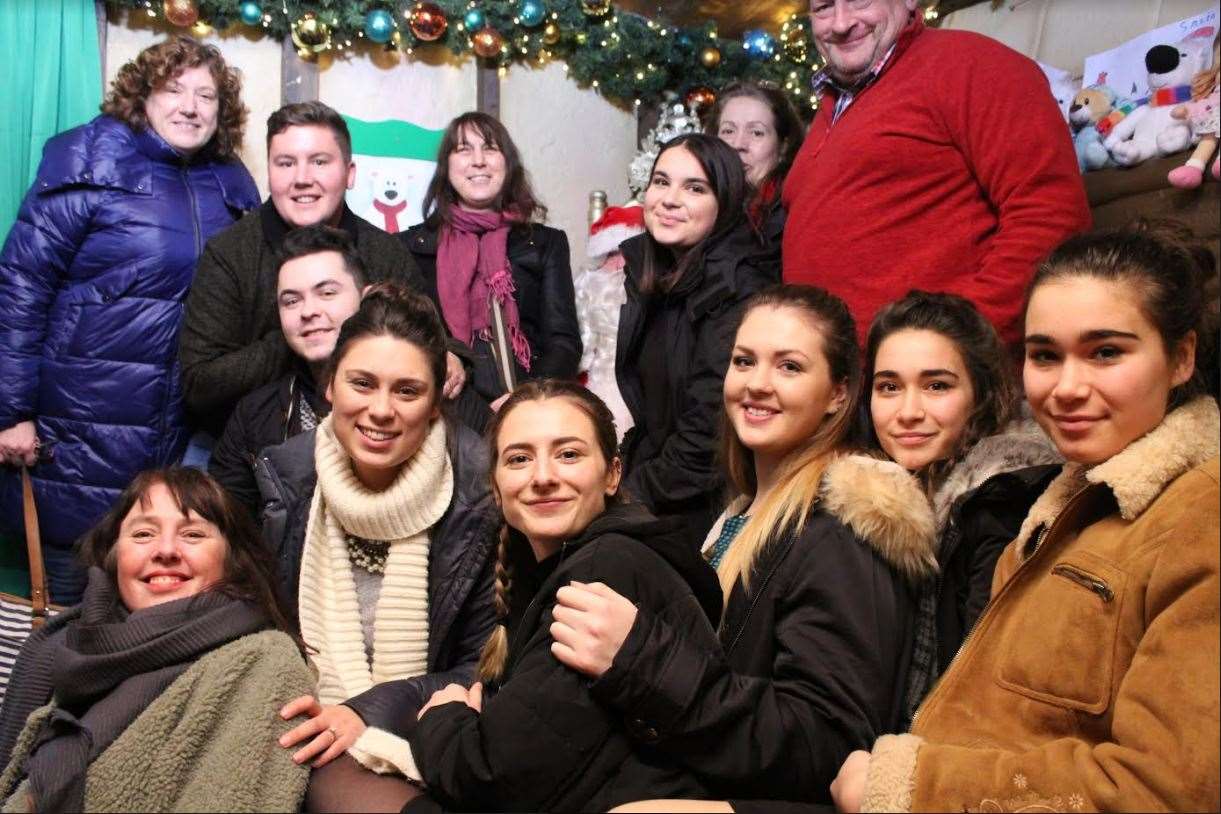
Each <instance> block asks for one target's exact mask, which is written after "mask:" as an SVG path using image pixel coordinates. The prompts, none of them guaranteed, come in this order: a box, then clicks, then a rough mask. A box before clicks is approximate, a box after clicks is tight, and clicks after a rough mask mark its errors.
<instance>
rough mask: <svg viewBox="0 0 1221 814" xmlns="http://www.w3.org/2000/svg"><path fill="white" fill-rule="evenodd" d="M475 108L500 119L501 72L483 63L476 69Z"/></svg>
mask: <svg viewBox="0 0 1221 814" xmlns="http://www.w3.org/2000/svg"><path fill="white" fill-rule="evenodd" d="M475 109H476V110H478V111H479V112H480V113H486V114H488V115H489V116H491V117H492V118H494V119H497V120H499V119H500V72H499V71H498V70H497V69H496V68H495V67H488V66H486V65H484V64H482V63H479V65H478V67H477V68H476V69H475Z"/></svg>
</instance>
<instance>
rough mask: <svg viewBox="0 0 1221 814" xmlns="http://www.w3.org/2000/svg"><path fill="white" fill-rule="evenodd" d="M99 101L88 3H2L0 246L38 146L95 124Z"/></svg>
mask: <svg viewBox="0 0 1221 814" xmlns="http://www.w3.org/2000/svg"><path fill="white" fill-rule="evenodd" d="M101 102H102V62H101V57H100V56H99V54H98V26H97V13H96V11H95V10H94V3H93V0H0V168H2V169H0V241H2V240H3V238H5V237H7V236H8V231H9V228H10V227H12V225H13V220H14V219H15V218H16V217H17V209H18V208H19V207H20V206H21V199H22V198H23V197H24V196H25V193H26V190H27V189H29V187H30V184H31V183H33V181H34V175H35V174H36V173H37V172H38V162H39V160H40V159H41V158H42V145H43V143H44V142H45V141H46V140H47V139H48V138H50V137H51V136H53V135H55V134H56V133H60V132H62V131H64V130H69V129H71V128H73V127H76V126H77V125H78V124H83V123H84V122H87V121H89V120H90V119H92V118H93V117H94V116H96V115H97V114H98V105H100V104H101Z"/></svg>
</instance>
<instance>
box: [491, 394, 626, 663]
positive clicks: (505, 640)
mask: <svg viewBox="0 0 1221 814" xmlns="http://www.w3.org/2000/svg"><path fill="white" fill-rule="evenodd" d="M556 398H559V399H564V400H566V401H568V402H569V403H570V404H572V406H574V407H576V408H577V409H578V410H580V411H581V412H582V413H584V414H585V415H586V416H587V417H588V418H589V421H590V423H591V424H593V427H594V438H595V439H596V440H597V443H598V450H599V451H600V452H601V453H602V459H603V460H604V461H605V462H606V465H607V466H610V465H611V463H612V462H613V461H614V460H615V459H616V458H617V457H619V436H618V435H617V434H616V432H615V417H614V416H613V415H612V414H611V411H610V408H609V407H607V406H606V404H605V403H604V402H603V401H602V399H600V398H598V397H597V396H596V395H595V394H594V393H593V392H591V391H590V390H587V389H585V387H584V386H582V385H580V384H577V383H576V382H571V381H565V380H563V379H532V380H530V381H526V382H523V383H521V384H519V385H518V386H517V387H516V388H514V389H513V392H512V393H510V394H509V397H508V398H507V399H506V400H505V403H504V404H502V405H501V407H500V410H498V411H497V412H496V414H495V415H494V416H492V420H491V422H489V424H488V429H487V439H488V460H489V461H491V466H490V467H489V470H488V476H489V478H491V480H492V488H493V491H494V490H495V486H496V462H497V461H498V460H499V449H498V447H499V444H500V428H501V426H503V425H504V421H505V418H506V417H507V416H508V415H509V413H511V412H513V410H515V409H516V408H517V407H519V406H521V405H522V404H524V403H525V402H527V401H546V400H548V399H556ZM622 499H623V497H622V492H621V491H619V492H615V494H613V495H609V496H608V497H607V498H606V504H607V505H608V506H610V505H614V504H615V503H617V502H619V501H621V500H622ZM509 539H510V532H509V528H508V526H507V525H504V524H502V525H501V528H500V543H499V544H498V545H497V547H496V594H495V597H494V599H493V602H494V605H495V607H496V615H497V617H498V618H499V619H500V622H499V623H497V625H496V627H495V628H493V630H492V635H491V636H489V637H488V640H487V642H485V643H484V645H483V652H482V653H481V654H480V656H479V669H478V673H479V680H480V681H485V682H486V681H497V680H499V679H500V676H501V675H502V674H503V673H504V666H505V660H506V659H507V658H508V656H509V637H508V631H507V630H506V629H505V625H504V619H505V617H507V616H508V615H509V591H510V589H511V588H512V584H513V574H512V572H511V571H510V569H509Z"/></svg>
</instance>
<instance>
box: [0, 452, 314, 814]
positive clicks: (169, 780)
mask: <svg viewBox="0 0 1221 814" xmlns="http://www.w3.org/2000/svg"><path fill="white" fill-rule="evenodd" d="M261 551H262V549H261V546H260V544H259V538H258V534H257V532H256V531H255V529H254V527H253V525H252V524H251V521H250V519H249V517H247V516H246V514H245V512H244V510H243V509H242V508H241V507H240V506H239V505H238V504H237V503H235V502H234V501H233V500H232V499H231V498H230V497H229V496H228V495H227V494H226V493H225V491H224V490H223V489H221V488H220V487H219V486H218V485H217V484H216V482H215V481H213V480H212V479H211V478H209V477H208V476H207V475H205V474H203V473H201V472H199V471H197V470H194V469H182V468H171V469H161V470H152V471H148V472H145V473H143V474H141V475H138V476H137V477H136V479H135V480H134V481H133V482H132V484H131V485H130V486H128V487H127V489H126V490H125V491H124V492H123V494H122V495H121V496H120V498H119V501H118V503H117V504H116V505H115V506H114V507H113V508H112V509H111V510H110V512H109V513H108V514H107V515H106V517H104V518H103V519H102V521H101V522H100V523H99V524H98V525H97V527H95V528H94V529H93V530H92V531H90V532H89V533H88V534H87V535H86V536H85V538H84V539H83V541H82V554H83V556H84V559H85V561H86V563H87V564H88V565H89V566H90V569H89V584H88V587H87V588H86V590H85V595H84V598H83V600H82V602H81V604H80V605H79V606H77V607H75V608H72V609H71V610H68V611H66V612H64V613H62V614H60V615H58V616H56V617H55V618H54V619H53V620H52V621H50V622H49V623H48V624H47V625H46V626H45V627H43V628H42V629H40V630H38V631H36V632H35V633H34V634H33V635H31V636H30V638H29V640H28V641H27V642H26V645H25V647H23V648H22V651H21V654H20V656H19V657H18V659H17V663H16V665H15V666H14V669H13V673H12V676H11V679H10V683H9V689H8V694H7V695H6V696H5V699H4V706H3V708H2V709H0V766H4V767H5V768H4V769H3V772H2V773H0V802H2V808H3V811H5V812H9V811H82V810H83V811H293V810H296V809H297V808H298V807H299V805H300V802H301V799H302V796H303V794H304V791H305V786H306V781H307V779H308V776H309V775H308V772H309V769H308V767H305V766H298V765H297V764H295V763H293V761H292V758H291V756H289V755H288V754H287V753H286V752H285V751H284V750H283V749H281V748H280V747H279V746H278V745H277V743H276V741H277V739H278V738H279V736H280V735H282V734H283V733H284V732H285V731H287V730H288V729H289V728H291V727H292V725H293V723H292V722H291V721H285V720H283V719H282V718H280V716H278V715H276V714H275V710H277V709H279V708H280V707H281V706H283V704H285V703H286V702H287V701H288V700H290V699H292V698H294V697H296V696H298V695H301V694H303V693H307V692H310V691H312V689H313V678H312V676H311V674H310V672H309V669H308V668H307V666H306V663H305V661H304V659H303V657H302V654H301V651H300V649H299V648H298V645H297V642H296V641H295V640H294V638H292V637H291V636H290V635H288V634H287V633H286V632H285V631H286V630H288V629H289V625H288V623H287V621H286V619H285V616H284V614H283V612H282V611H281V610H280V607H279V604H278V601H277V598H276V594H275V591H274V588H273V587H272V584H273V583H272V581H271V577H270V573H271V571H270V568H269V566H268V565H267V564H266V563H264V561H263V559H262V558H263V555H262V553H261Z"/></svg>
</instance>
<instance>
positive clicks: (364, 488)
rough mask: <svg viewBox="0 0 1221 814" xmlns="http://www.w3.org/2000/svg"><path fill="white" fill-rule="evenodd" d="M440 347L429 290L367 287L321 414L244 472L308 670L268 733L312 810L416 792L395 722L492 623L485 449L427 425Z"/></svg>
mask: <svg viewBox="0 0 1221 814" xmlns="http://www.w3.org/2000/svg"><path fill="white" fill-rule="evenodd" d="M445 342H446V336H445V330H444V328H443V327H442V325H441V321H440V318H439V316H438V315H437V312H436V309H435V308H434V306H433V305H432V303H431V302H429V301H428V300H427V299H426V298H424V297H422V296H420V295H418V294H415V293H412V292H409V291H407V290H405V289H401V288H398V287H396V286H394V285H392V284H383V285H380V286H375V287H374V288H372V289H370V291H369V292H368V293H367V294H366V295H365V298H364V300H363V302H362V303H361V307H360V310H359V311H358V312H357V313H356V314H355V315H354V316H352V317H351V318H349V319H348V320H347V321H346V322H344V324H343V327H342V328H341V329H340V333H339V338H338V340H337V342H336V345H335V351H334V353H333V355H332V358H331V373H330V376H329V383H328V385H327V399H328V400H329V401H330V402H331V405H332V412H331V415H330V416H329V417H327V418H326V419H325V420H324V421H322V422H321V423H320V424H319V425H318V428H317V429H316V430H315V431H313V432H310V433H305V434H302V435H300V436H297V437H295V438H292V439H290V440H289V441H288V442H287V443H285V444H282V445H280V446H278V447H273V448H270V449H267V450H264V452H263V454H262V455H261V456H260V460H259V462H258V465H257V469H258V476H259V481H260V489H261V491H262V493H263V505H264V506H265V507H266V508H265V510H264V534H265V536H266V537H267V538H268V541H269V544H270V545H271V546H272V548H273V550H275V551H276V552H277V553H278V556H279V571H280V581H281V589H282V591H283V593H284V594H285V595H286V596H287V597H290V598H291V599H293V600H294V601H295V607H296V608H297V611H298V614H299V616H300V623H301V635H302V638H303V639H304V640H305V641H306V643H307V644H308V646H309V647H310V648H312V652H311V656H310V658H311V661H312V662H313V664H314V667H315V668H316V669H317V671H318V689H317V693H316V697H315V696H302V697H301V698H298V699H296V700H295V701H293V702H291V703H289V704H287V705H286V706H285V707H284V708H283V709H282V710H281V715H283V716H284V717H286V718H288V717H292V716H294V715H297V714H301V713H305V714H308V715H309V716H310V720H309V721H307V722H306V723H304V724H302V725H300V726H298V727H296V728H295V729H293V730H292V731H290V732H288V733H287V734H286V735H285V736H284V737H283V738H281V741H280V743H281V745H282V746H284V747H285V748H291V749H294V750H295V751H294V759H295V760H297V761H298V762H306V761H312V765H313V766H314V767H315V769H316V771H315V773H314V776H313V778H312V779H311V785H310V792H309V796H308V797H307V801H306V805H307V808H308V809H310V810H340V809H342V810H350V808H348V806H350V805H351V804H352V798H351V797H350V792H351V791H352V790H353V786H354V784H359V788H360V797H361V798H362V802H363V803H366V804H372V805H373V808H374V809H381V808H383V806H382V805H381V803H378V802H376V801H378V800H381V801H383V802H384V803H385V804H386V805H385V806H384V807H385V808H386V809H387V810H398V808H400V807H401V806H402V804H403V802H405V801H406V800H407V799H409V798H410V797H411V796H412V795H413V794H414V791H413V789H412V787H411V786H409V785H408V784H407V783H405V782H403V780H402V778H401V777H398V776H397V775H406V776H407V777H408V778H412V777H416V776H417V775H416V771H415V763H414V760H413V758H412V755H411V751H410V748H409V747H408V745H407V742H406V740H405V739H404V738H405V734H406V729H405V727H406V726H407V725H408V723H410V722H413V721H414V720H415V716H416V711H417V710H418V709H419V707H420V706H422V705H423V703H424V701H425V700H427V699H428V698H429V697H430V696H431V695H432V693H433V692H434V691H435V690H437V689H439V688H441V687H444V686H445V685H447V684H450V683H462V684H465V683H469V681H470V680H471V676H472V673H473V671H474V668H475V666H476V664H477V663H478V660H479V651H480V648H481V646H482V644H483V642H484V640H486V639H487V637H488V634H489V632H490V631H491V629H492V626H493V624H494V621H495V614H494V611H493V608H492V593H493V592H492V556H491V555H492V551H493V547H494V537H495V527H496V520H497V515H496V513H495V510H494V506H493V505H492V501H491V498H490V496H489V492H488V481H487V453H486V450H485V449H484V447H483V444H482V442H481V440H480V439H479V438H478V437H477V436H475V435H474V433H472V432H470V431H469V430H466V429H465V428H462V427H459V426H458V425H456V424H453V423H451V422H448V421H446V420H445V419H443V418H442V416H441V412H440V394H441V385H442V383H443V382H444V380H445V352H446V344H445ZM337 758H338V760H336V759H337ZM322 767H326V768H325V769H323V768H322ZM362 767H363V768H362ZM319 769H321V771H317V770H319ZM366 769H368V770H372V771H371V772H370V771H365V770H366ZM374 773H376V774H374ZM377 775H383V776H382V777H379V776H377ZM370 810H373V809H370Z"/></svg>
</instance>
